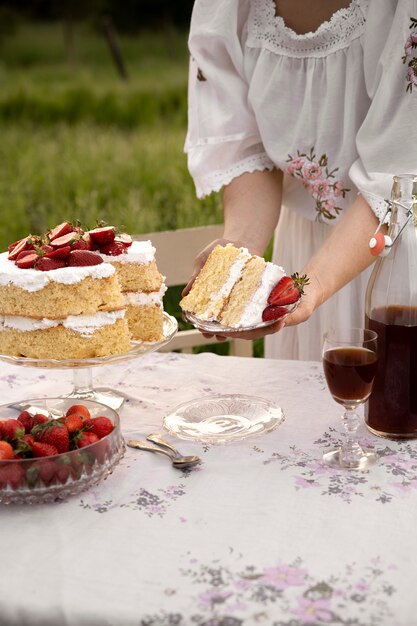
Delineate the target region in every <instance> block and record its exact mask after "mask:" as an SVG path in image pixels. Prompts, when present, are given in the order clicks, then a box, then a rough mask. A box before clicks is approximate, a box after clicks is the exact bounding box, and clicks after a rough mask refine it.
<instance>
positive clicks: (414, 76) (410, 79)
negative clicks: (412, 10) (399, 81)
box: [402, 17, 417, 93]
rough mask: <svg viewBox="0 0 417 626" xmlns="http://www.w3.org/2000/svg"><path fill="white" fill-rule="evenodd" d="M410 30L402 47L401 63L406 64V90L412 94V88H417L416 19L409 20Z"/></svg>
mask: <svg viewBox="0 0 417 626" xmlns="http://www.w3.org/2000/svg"><path fill="white" fill-rule="evenodd" d="M410 22H411V24H410V29H411V30H412V31H413V32H412V33H411V34H410V35H409V37H408V38H407V41H406V42H405V45H404V56H403V57H402V60H403V63H404V64H405V63H406V64H407V67H408V69H407V75H406V79H407V89H406V91H409V92H410V93H412V91H413V89H414V87H416V88H417V18H416V17H412V18H410Z"/></svg>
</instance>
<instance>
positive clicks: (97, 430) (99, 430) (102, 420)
mask: <svg viewBox="0 0 417 626" xmlns="http://www.w3.org/2000/svg"><path fill="white" fill-rule="evenodd" d="M84 427H85V428H86V429H87V430H88V431H90V432H92V433H94V434H95V435H97V437H98V438H99V439H102V438H103V437H105V436H106V435H109V434H110V433H111V432H112V430H113V423H112V421H111V420H109V418H108V417H104V416H102V415H100V416H98V417H91V418H90V419H88V420H86V421H85V422H84Z"/></svg>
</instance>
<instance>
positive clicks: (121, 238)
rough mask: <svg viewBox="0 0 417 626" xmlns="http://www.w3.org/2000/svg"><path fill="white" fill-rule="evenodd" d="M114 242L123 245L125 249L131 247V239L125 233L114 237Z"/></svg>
mask: <svg viewBox="0 0 417 626" xmlns="http://www.w3.org/2000/svg"><path fill="white" fill-rule="evenodd" d="M114 240H115V241H116V242H117V243H123V244H124V245H125V246H126V247H129V246H131V245H132V237H131V236H130V235H128V234H127V233H119V234H118V235H116V237H115V238H114Z"/></svg>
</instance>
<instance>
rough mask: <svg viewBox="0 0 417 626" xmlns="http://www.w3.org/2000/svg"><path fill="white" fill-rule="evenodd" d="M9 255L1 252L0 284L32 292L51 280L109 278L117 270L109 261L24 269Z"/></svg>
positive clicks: (76, 281) (58, 281) (64, 282)
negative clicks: (42, 270)
mask: <svg viewBox="0 0 417 626" xmlns="http://www.w3.org/2000/svg"><path fill="white" fill-rule="evenodd" d="M7 257H8V252H3V253H2V254H0V285H1V286H2V287H5V286H6V285H15V286H16V287H20V288H21V289H24V290H25V291H30V292H32V291H40V289H43V288H44V287H45V286H46V285H47V284H48V283H50V282H54V283H62V284H63V285H74V284H75V283H79V282H81V281H82V280H84V278H87V277H88V276H91V277H92V278H108V277H109V276H112V275H113V274H114V272H115V269H114V267H113V266H112V265H110V264H109V263H100V265H88V266H87V267H61V268H59V269H57V270H49V272H41V271H39V270H34V269H26V270H23V269H20V268H19V267H17V265H16V264H15V263H14V261H9V259H8V258H7Z"/></svg>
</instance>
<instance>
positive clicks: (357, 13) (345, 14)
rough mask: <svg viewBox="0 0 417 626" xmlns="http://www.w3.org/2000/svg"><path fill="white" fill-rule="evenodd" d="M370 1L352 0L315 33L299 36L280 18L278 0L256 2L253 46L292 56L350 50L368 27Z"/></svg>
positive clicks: (251, 27)
mask: <svg viewBox="0 0 417 626" xmlns="http://www.w3.org/2000/svg"><path fill="white" fill-rule="evenodd" d="M368 5H369V0H352V2H351V3H350V5H349V6H348V7H347V8H345V9H340V10H339V11H336V12H335V13H333V15H332V17H331V18H330V20H328V21H327V22H323V23H322V24H321V25H320V26H319V27H318V29H317V30H315V31H314V32H312V33H305V34H298V33H296V32H295V31H293V30H292V29H291V28H289V27H288V26H286V25H285V22H284V20H283V18H282V17H281V16H279V15H276V11H275V2H274V0H253V3H252V7H251V12H250V15H249V21H248V38H247V41H246V44H247V45H248V46H249V47H253V48H259V47H264V48H267V49H268V50H271V51H272V52H277V53H279V54H284V55H285V56H289V57H299V58H301V57H325V56H327V55H328V54H330V53H331V52H335V51H336V50H342V49H343V48H347V47H348V46H349V44H350V43H351V42H352V41H353V40H354V39H357V38H358V37H360V36H361V35H362V33H363V31H364V28H365V22H366V15H367V12H368Z"/></svg>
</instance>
